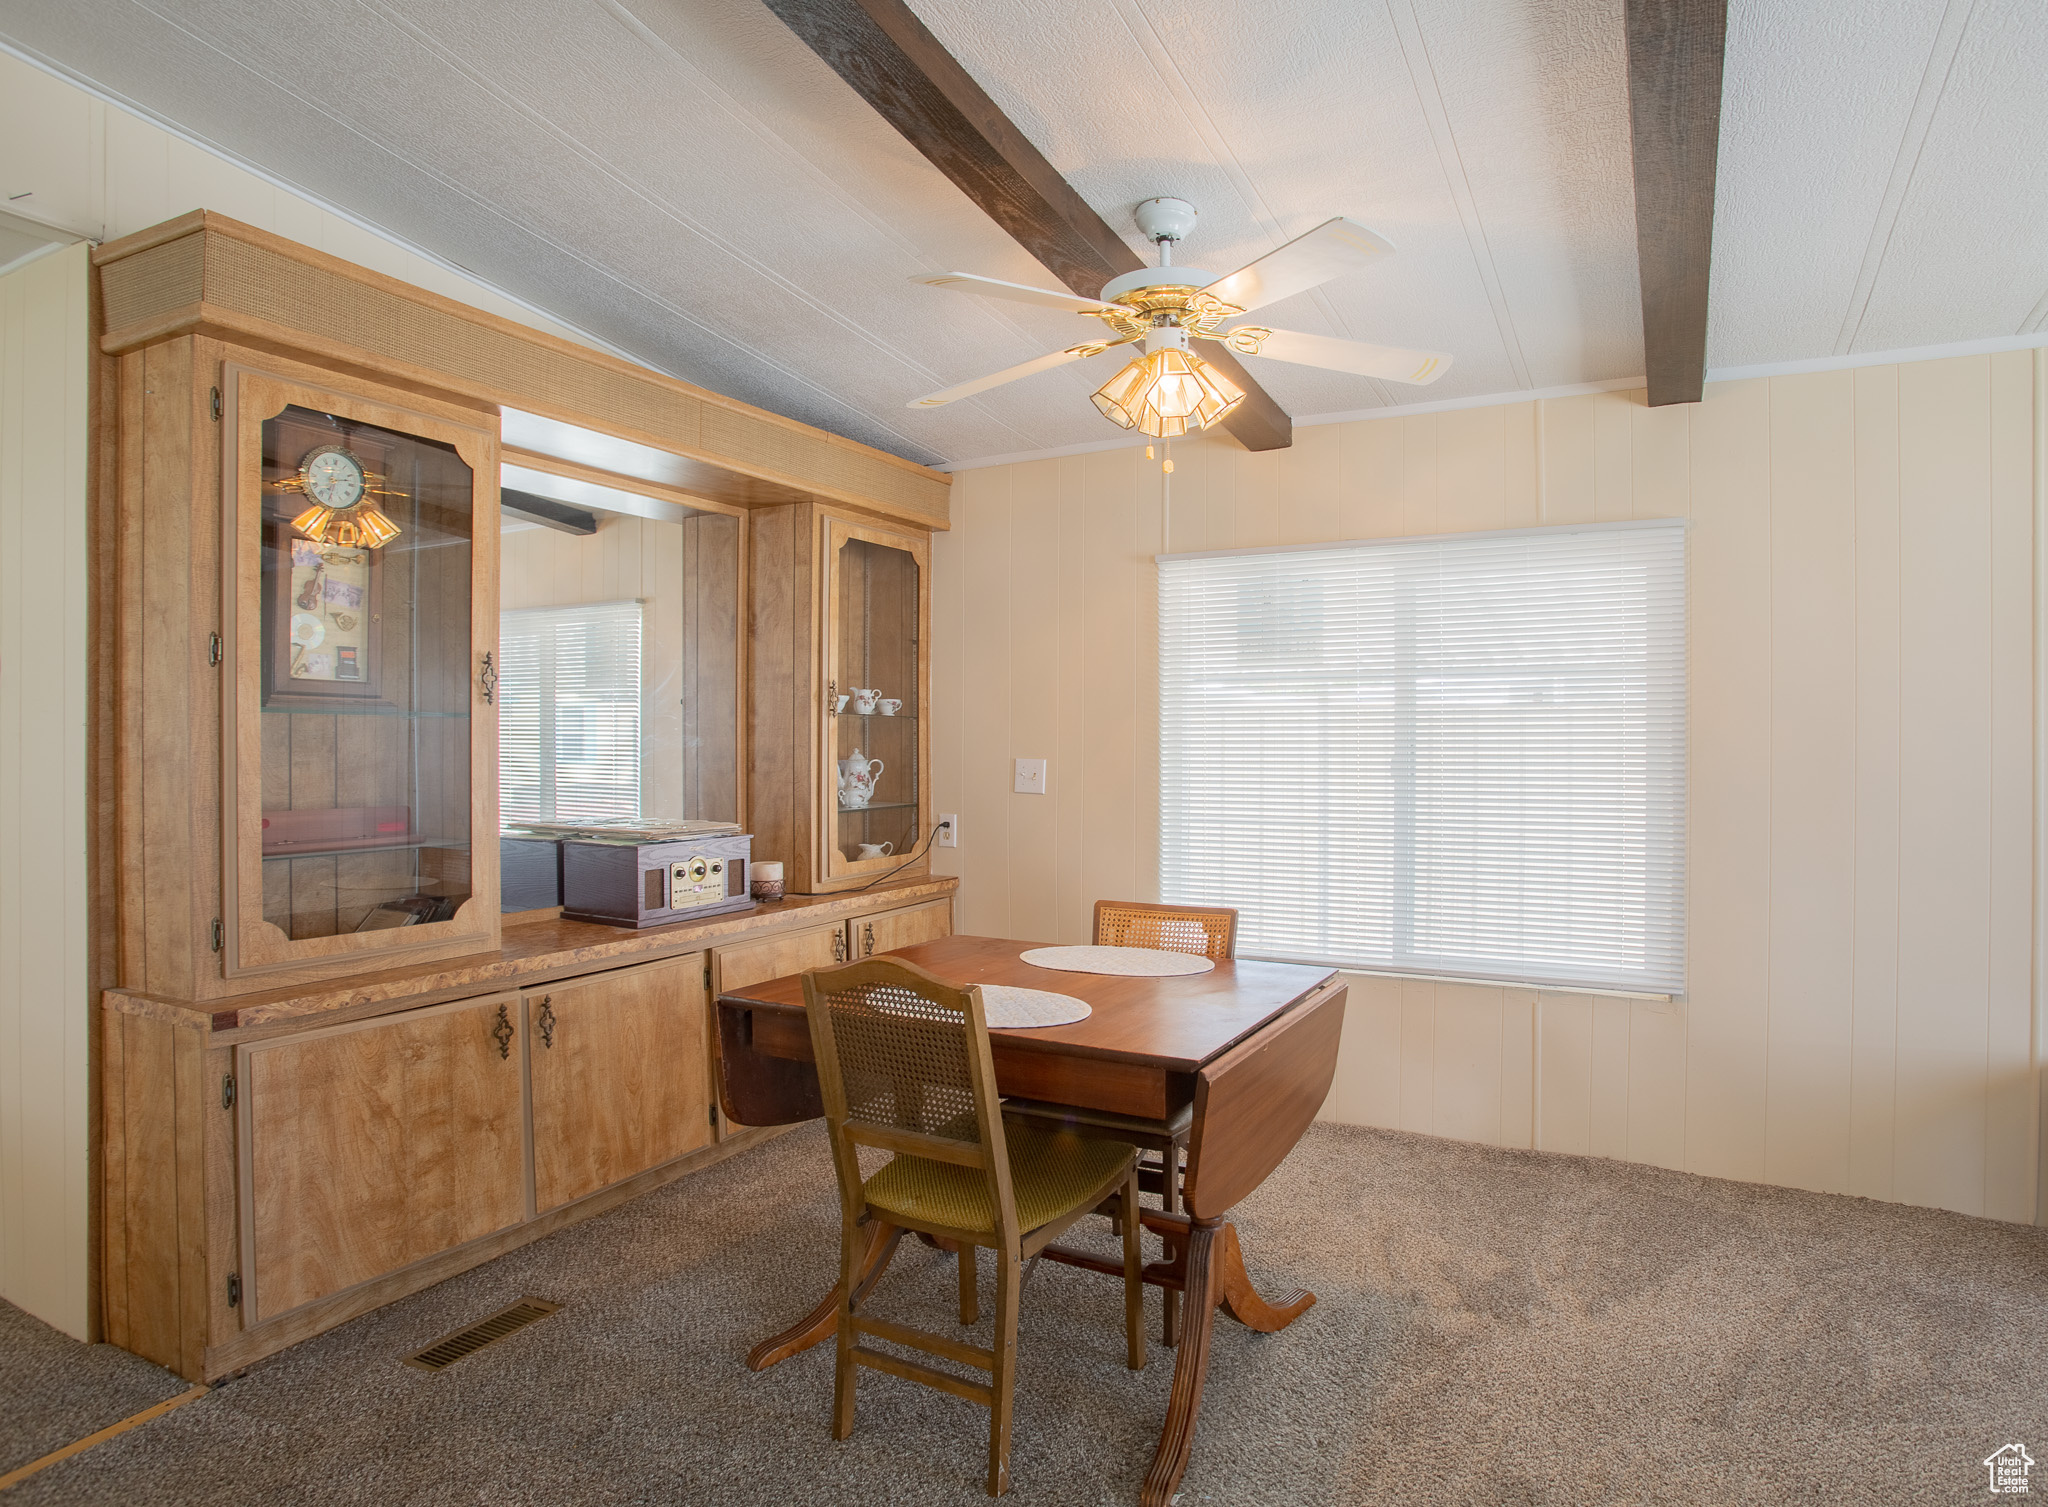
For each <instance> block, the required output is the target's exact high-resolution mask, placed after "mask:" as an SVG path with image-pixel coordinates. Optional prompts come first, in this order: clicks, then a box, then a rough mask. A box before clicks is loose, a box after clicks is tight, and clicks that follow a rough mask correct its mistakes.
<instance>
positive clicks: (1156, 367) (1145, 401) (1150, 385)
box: [1093, 345, 1244, 439]
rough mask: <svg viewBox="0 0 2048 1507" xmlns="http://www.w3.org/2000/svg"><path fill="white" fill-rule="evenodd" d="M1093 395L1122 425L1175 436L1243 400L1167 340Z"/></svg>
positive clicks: (1213, 371)
mask: <svg viewBox="0 0 2048 1507" xmlns="http://www.w3.org/2000/svg"><path fill="white" fill-rule="evenodd" d="M1093 401H1094V403H1095V406H1096V407H1097V408H1099V409H1100V410H1101V411H1102V413H1103V416H1104V417H1105V418H1108V419H1109V420H1111V421H1112V422H1113V423H1116V424H1120V425H1122V426H1123V427H1124V428H1125V429H1136V430H1138V431H1139V432H1140V433H1143V434H1149V435H1151V436H1152V437H1153V438H1155V439H1177V438H1179V437H1180V436H1181V435H1184V434H1186V433H1187V432H1188V430H1190V429H1202V428H1206V427H1207V426H1208V425H1210V424H1213V423H1215V422H1216V421H1217V420H1218V419H1220V418H1222V417H1223V416H1224V415H1225V414H1227V413H1229V412H1230V411H1231V410H1232V409H1233V408H1235V407H1237V405H1238V404H1240V403H1242V402H1243V401H1244V392H1243V390H1242V389H1240V388H1239V387H1238V386H1237V384H1236V383H1234V382H1232V381H1231V380H1230V379H1229V378H1228V377H1226V376H1224V375H1223V374H1222V373H1221V372H1219V371H1217V370H1216V369H1215V368H1214V367H1212V366H1211V365H1209V363H1208V362H1206V361H1204V360H1202V359H1201V358H1200V357H1199V356H1195V355H1192V354H1190V353H1189V352H1188V351H1186V350H1184V349H1181V348H1179V347H1177V346H1171V345H1169V346H1164V347H1162V348H1161V349H1159V350H1155V351H1152V352H1150V353H1149V354H1147V355H1143V356H1140V357H1138V358H1137V359H1136V360H1134V361H1132V362H1130V363H1129V364H1128V365H1126V366H1125V367H1124V368H1123V370H1121V371H1119V372H1118V373H1117V374H1116V375H1115V376H1113V377H1111V378H1110V379H1109V380H1108V381H1107V382H1105V383H1103V384H1102V386H1101V387H1100V388H1099V389H1097V390H1096V392H1095V393H1094V394H1093Z"/></svg>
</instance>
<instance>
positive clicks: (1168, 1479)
mask: <svg viewBox="0 0 2048 1507" xmlns="http://www.w3.org/2000/svg"><path fill="white" fill-rule="evenodd" d="M1181 1292H1182V1295H1183V1297H1184V1298H1185V1299H1186V1302H1185V1304H1184V1306H1183V1308H1182V1310H1181V1316H1180V1320H1181V1330H1180V1346H1179V1351H1178V1354H1177V1355H1176V1356H1175V1358H1174V1364H1173V1392H1172V1395H1171V1396H1170V1397H1169V1398H1168V1400H1167V1404H1166V1426H1165V1427H1164V1428H1162V1429H1161V1430H1160V1431H1159V1448H1158V1450H1157V1451H1155V1452H1154V1454H1153V1456H1152V1468H1151V1469H1150V1470H1148V1471H1146V1472H1145V1484H1144V1487H1143V1488H1142V1489H1141V1490H1140V1492H1139V1494H1138V1502H1139V1507H1171V1503H1172V1501H1173V1497H1174V1493H1175V1492H1176V1491H1178V1490H1179V1489H1180V1478H1181V1476H1182V1474H1183V1473H1184V1472H1185V1471H1186V1470H1187V1468H1188V1452H1189V1451H1190V1450H1191V1449H1192V1448H1193V1447H1194V1443H1195V1420H1196V1419H1197V1418H1198V1417H1199V1416H1200V1414H1201V1411H1202V1384H1203V1382H1204V1381H1205V1380H1207V1378H1208V1374H1209V1341H1210V1338H1211V1336H1212V1335H1213V1334H1214V1333H1215V1329H1216V1310H1217V1309H1218V1308H1219V1307H1220V1308H1222V1309H1223V1311H1224V1312H1225V1313H1228V1314H1229V1315H1230V1316H1231V1317H1232V1318H1234V1319H1236V1320H1237V1321H1238V1322H1239V1323H1240V1324H1243V1325H1244V1326H1245V1327H1247V1328H1249V1329H1256V1330H1258V1331H1259V1332H1260V1333H1262V1334H1274V1333H1277V1332H1278V1331H1280V1330H1282V1329H1285V1328H1286V1327H1287V1326H1288V1325H1289V1324H1291V1323H1293V1322H1294V1321H1295V1320H1296V1319H1298V1318H1300V1317H1301V1315H1302V1314H1304V1313H1306V1312H1307V1311H1308V1310H1309V1308H1311V1307H1312V1306H1313V1305H1314V1303H1315V1301H1316V1295H1315V1294H1314V1293H1312V1292H1306V1291H1303V1290H1302V1289H1300V1288H1296V1289H1295V1290H1294V1291H1293V1292H1291V1293H1289V1294H1288V1295H1287V1296H1286V1298H1284V1299H1283V1300H1281V1301H1280V1302H1279V1303H1268V1302H1267V1301H1266V1300H1265V1299H1264V1298H1262V1297H1260V1296H1259V1295H1258V1292H1257V1291H1256V1290H1255V1289H1254V1288H1253V1287H1252V1281H1251V1277H1250V1276H1249V1274H1247V1273H1246V1271H1245V1269H1244V1250H1243V1247H1241V1246H1240V1245H1239V1244H1238V1240H1237V1226H1236V1225H1233V1224H1224V1223H1223V1222H1222V1221H1220V1220H1216V1219H1193V1220H1190V1221H1189V1222H1188V1230H1187V1244H1186V1246H1185V1247H1184V1249H1183V1252H1182V1254H1181Z"/></svg>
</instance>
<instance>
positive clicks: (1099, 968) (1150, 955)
mask: <svg viewBox="0 0 2048 1507" xmlns="http://www.w3.org/2000/svg"><path fill="white" fill-rule="evenodd" d="M1023 958H1024V961H1025V962H1027V963H1029V964H1031V965H1032V966H1033V967H1036V968H1057V969H1058V970H1059V971H1060V972H1062V973H1115V974H1122V975H1124V976H1125V977H1127V978H1143V979H1165V978H1174V977H1177V976H1178V975H1180V974H1183V973H1208V972H1209V971H1211V970H1212V969H1213V968H1215V966H1216V964H1215V962H1214V961H1213V960H1212V959H1209V958H1203V957H1197V956H1195V955H1194V954H1193V953H1191V952H1165V951H1162V950H1161V949H1159V948H1157V947H1034V948H1032V949H1031V951H1029V952H1027V953H1025V954H1024V955H1023Z"/></svg>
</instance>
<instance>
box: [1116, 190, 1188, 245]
mask: <svg viewBox="0 0 2048 1507" xmlns="http://www.w3.org/2000/svg"><path fill="white" fill-rule="evenodd" d="M1131 218H1132V219H1134V220H1136V221H1137V222H1138V229H1139V230H1140V231H1142V232H1143V233H1144V236H1145V239H1146V240H1148V241H1184V240H1186V239H1187V238H1188V232H1189V231H1191V230H1193V229H1194V228H1195V206H1194V205H1192V204H1190V203H1188V201H1187V200H1185V199H1147V200H1146V201H1145V202H1144V203H1142V204H1140V205H1139V206H1138V207H1137V208H1136V209H1134V210H1132V211H1131Z"/></svg>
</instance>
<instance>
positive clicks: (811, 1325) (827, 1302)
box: [747, 1220, 903, 1371]
mask: <svg viewBox="0 0 2048 1507" xmlns="http://www.w3.org/2000/svg"><path fill="white" fill-rule="evenodd" d="M885 1231H886V1233H884V1232H885ZM902 1239H903V1231H902V1230H900V1229H898V1228H897V1227H896V1226H895V1225H893V1224H883V1223H882V1222H881V1221H880V1220H870V1221H868V1227H867V1245H866V1246H865V1247H864V1248H863V1249H862V1251H861V1255H860V1265H859V1267H858V1268H857V1270H858V1271H859V1273H860V1275H859V1277H858V1278H857V1279H856V1281H855V1282H854V1287H853V1301H854V1302H856V1303H858V1302H860V1301H861V1300H862V1299H863V1298H865V1297H866V1296H867V1295H868V1294H869V1293H871V1292H873V1291H874V1290H875V1284H876V1283H877V1282H879V1281H881V1280H882V1273H883V1272H885V1271H887V1270H888V1269H889V1258H890V1257H891V1256H894V1255H895V1254H896V1246H897V1243H898V1242H899V1241H901V1240H902ZM838 1332H839V1284H838V1283H837V1282H834V1283H833V1284H832V1290H831V1291H830V1292H828V1293H826V1294H825V1296H824V1297H823V1298H822V1299H820V1300H819V1302H818V1306H817V1307H816V1308H813V1309H812V1310H811V1311H810V1312H809V1313H807V1314H805V1315H804V1316H803V1317H802V1318H801V1319H799V1320H797V1322H796V1323H794V1324H792V1325H791V1326H790V1327H789V1328H787V1329H785V1330H783V1331H782V1333H780V1334H777V1335H773V1336H771V1337H769V1338H768V1339H765V1340H763V1341H761V1343H760V1344H758V1345H756V1346H755V1347H754V1348H753V1349H752V1350H750V1351H748V1352H747V1369H748V1370H749V1371H765V1370H767V1369H768V1368H769V1367H770V1366H772V1365H774V1364H775V1363H776V1362H777V1361H785V1360H788V1359H789V1358H790V1357H791V1356H792V1355H795V1354H796V1353H797V1352H799V1351H802V1350H808V1349H810V1348H811V1346H813V1345H815V1344H818V1343H819V1342H820V1341H822V1340H829V1339H830V1338H832V1336H833V1335H835V1334H837V1333H838Z"/></svg>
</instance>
